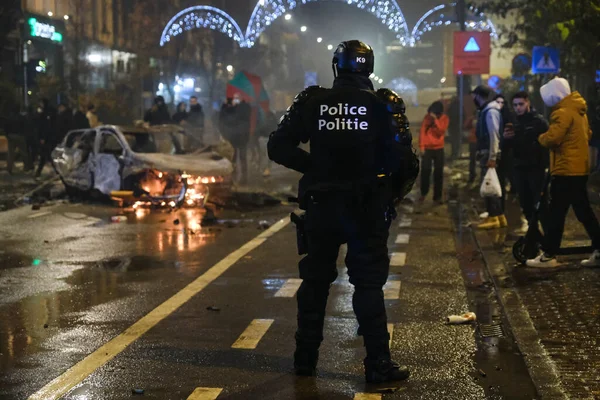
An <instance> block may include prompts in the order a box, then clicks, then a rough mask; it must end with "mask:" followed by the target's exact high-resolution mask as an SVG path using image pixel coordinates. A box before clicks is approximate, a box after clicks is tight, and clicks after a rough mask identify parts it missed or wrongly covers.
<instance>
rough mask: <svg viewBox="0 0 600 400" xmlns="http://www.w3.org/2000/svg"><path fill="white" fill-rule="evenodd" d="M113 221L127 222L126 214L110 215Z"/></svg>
mask: <svg viewBox="0 0 600 400" xmlns="http://www.w3.org/2000/svg"><path fill="white" fill-rule="evenodd" d="M110 221H111V222H115V223H119V222H127V217H126V216H125V215H115V216H113V217H110Z"/></svg>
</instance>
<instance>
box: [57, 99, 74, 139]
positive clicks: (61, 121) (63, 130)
mask: <svg viewBox="0 0 600 400" xmlns="http://www.w3.org/2000/svg"><path fill="white" fill-rule="evenodd" d="M71 129H73V111H72V110H71V109H70V108H69V107H68V106H67V105H66V104H64V103H61V104H59V106H58V114H57V115H56V143H57V144H58V143H61V142H62V141H63V139H64V138H65V136H66V135H67V133H68V132H69V131H70V130H71Z"/></svg>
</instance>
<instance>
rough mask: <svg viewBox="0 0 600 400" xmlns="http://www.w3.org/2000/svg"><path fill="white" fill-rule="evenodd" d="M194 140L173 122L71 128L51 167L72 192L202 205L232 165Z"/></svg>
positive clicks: (141, 201)
mask: <svg viewBox="0 0 600 400" xmlns="http://www.w3.org/2000/svg"><path fill="white" fill-rule="evenodd" d="M193 144H194V141H193V138H191V137H189V136H187V135H186V133H185V131H184V130H183V129H182V128H180V127H179V126H176V125H164V126H159V127H151V128H144V127H121V126H113V125H107V126H100V127H97V128H94V129H84V130H75V131H71V132H69V133H68V134H67V135H66V136H65V138H64V140H63V142H62V143H61V144H59V145H58V146H57V147H56V149H55V150H54V151H53V152H52V165H53V166H54V169H55V170H56V172H57V173H58V175H59V176H60V178H61V180H62V182H63V184H64V185H65V188H66V190H67V193H68V194H69V195H71V196H73V195H79V194H91V193H94V194H101V195H102V196H108V197H111V198H113V199H120V200H121V202H127V203H135V205H136V206H139V205H152V206H163V207H166V206H170V207H176V206H182V205H186V206H203V205H204V204H205V202H206V200H207V197H208V194H209V192H210V189H211V188H212V187H217V186H221V187H223V186H228V185H230V183H231V174H232V171H233V166H232V163H231V161H230V160H229V159H227V158H226V157H224V156H223V155H221V154H219V153H217V152H216V151H215V149H214V148H213V147H210V146H208V147H203V148H194V145H193Z"/></svg>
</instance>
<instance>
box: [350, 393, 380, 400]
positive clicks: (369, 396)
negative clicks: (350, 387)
mask: <svg viewBox="0 0 600 400" xmlns="http://www.w3.org/2000/svg"><path fill="white" fill-rule="evenodd" d="M354 400H381V395H380V394H379V393H356V394H355V395H354Z"/></svg>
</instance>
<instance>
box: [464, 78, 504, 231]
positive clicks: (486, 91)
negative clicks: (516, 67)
mask: <svg viewBox="0 0 600 400" xmlns="http://www.w3.org/2000/svg"><path fill="white" fill-rule="evenodd" d="M471 96H472V97H473V102H474V103H475V105H476V106H477V108H478V109H479V110H480V112H479V118H478V120H477V153H478V155H479V158H480V162H481V177H482V179H483V177H485V174H486V173H487V170H488V169H489V168H495V169H496V172H497V174H498V179H499V180H500V182H504V168H503V162H502V157H501V148H500V140H501V139H502V137H501V132H502V131H503V129H504V126H503V125H504V123H503V121H502V113H501V109H502V106H501V105H500V104H499V103H498V102H497V101H496V100H495V98H496V97H497V96H496V93H495V92H494V91H493V90H492V89H490V88H488V87H486V86H483V85H482V86H477V87H476V88H475V89H474V90H473V91H472V92H471ZM501 186H502V196H501V197H486V198H485V206H486V212H487V218H486V219H485V220H484V221H483V222H481V223H480V224H479V225H478V226H477V227H478V228H479V229H498V228H504V227H506V226H508V222H507V221H506V217H505V216H504V195H505V193H504V185H501Z"/></svg>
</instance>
